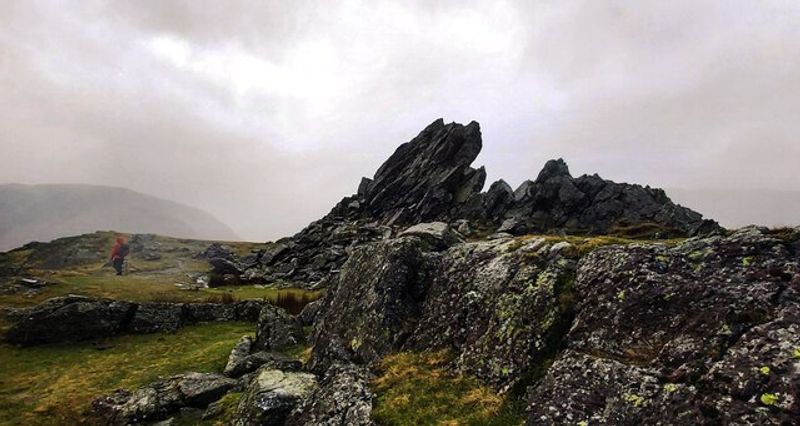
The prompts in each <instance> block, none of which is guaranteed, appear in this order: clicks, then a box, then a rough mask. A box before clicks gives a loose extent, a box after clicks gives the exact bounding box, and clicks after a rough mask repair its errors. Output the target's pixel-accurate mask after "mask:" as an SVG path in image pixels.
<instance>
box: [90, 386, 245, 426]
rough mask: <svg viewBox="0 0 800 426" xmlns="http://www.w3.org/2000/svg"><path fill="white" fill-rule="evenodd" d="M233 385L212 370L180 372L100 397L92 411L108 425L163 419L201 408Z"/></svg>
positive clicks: (93, 404) (219, 396)
mask: <svg viewBox="0 0 800 426" xmlns="http://www.w3.org/2000/svg"><path fill="white" fill-rule="evenodd" d="M237 385H238V381H237V380H234V379H230V378H228V377H225V376H223V375H221V374H216V373H187V374H181V375H177V376H173V377H170V378H169V379H166V380H161V381H158V382H154V383H151V384H149V385H146V386H143V387H141V388H139V389H136V390H134V391H129V390H125V389H120V390H118V391H116V392H114V393H112V394H111V395H108V396H104V397H100V398H98V399H96V400H95V401H94V402H93V403H92V410H93V414H94V415H95V416H96V417H97V419H98V420H100V421H101V422H102V423H104V424H111V425H128V424H138V423H143V422H152V421H158V420H164V419H166V418H167V417H169V416H170V415H171V414H172V413H175V412H177V411H179V410H180V409H181V408H183V407H194V408H205V407H206V406H207V405H208V404H210V403H212V402H214V401H216V400H218V399H219V398H221V397H222V396H223V395H225V394H226V393H227V392H228V391H230V390H231V389H233V388H234V387H235V386H237Z"/></svg>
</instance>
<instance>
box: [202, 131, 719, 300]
mask: <svg viewBox="0 0 800 426" xmlns="http://www.w3.org/2000/svg"><path fill="white" fill-rule="evenodd" d="M482 146H483V142H482V138H481V132H480V126H479V124H478V123H477V122H474V121H473V122H471V123H469V124H467V125H466V126H465V125H461V124H458V123H450V124H445V123H444V121H443V120H442V119H439V120H436V121H434V122H433V123H431V124H430V125H428V126H427V127H426V128H425V129H424V130H422V132H420V134H419V135H417V136H416V137H415V138H413V139H412V140H410V141H409V142H406V143H404V144H402V145H400V146H399V147H398V148H397V150H396V151H395V152H394V153H393V154H392V155H391V156H390V157H389V159H387V160H386V162H384V163H383V165H381V167H380V168H379V169H378V170H377V172H376V173H375V175H374V177H373V178H371V179H370V178H363V179H362V180H361V183H360V184H359V186H358V190H357V192H356V193H355V194H353V195H351V196H348V197H345V198H344V199H342V200H341V201H340V202H339V203H338V204H337V205H336V206H335V207H334V208H333V209H332V210H331V212H330V213H328V214H327V215H326V216H325V217H323V218H322V219H320V220H318V221H315V222H313V223H312V224H310V225H309V226H308V227H306V228H305V229H303V230H302V231H300V232H299V233H297V234H296V235H294V236H292V237H289V238H284V239H281V240H278V241H277V242H276V244H275V245H274V246H273V247H272V248H270V249H269V250H263V251H261V252H259V253H257V254H256V255H254V256H251V257H250V258H248V259H234V258H230V257H228V258H226V259H225V261H218V262H215V261H212V264H214V265H215V267H216V270H217V272H219V273H223V274H229V275H232V276H234V275H235V276H238V277H239V278H240V279H241V280H243V281H248V282H275V281H289V282H293V283H299V284H300V285H312V286H315V287H324V286H326V285H327V283H328V281H327V279H328V278H329V276H330V274H331V273H334V274H335V273H338V271H339V270H340V269H341V266H342V265H343V264H344V262H345V260H346V259H347V258H348V256H349V255H350V253H351V252H352V251H353V249H354V248H355V247H357V246H359V245H362V244H365V243H368V242H372V241H378V240H385V239H388V238H391V237H393V236H396V235H397V234H398V233H399V232H401V231H402V230H403V229H405V228H406V227H408V226H410V225H415V224H419V223H424V222H444V223H446V224H448V225H450V226H451V227H452V228H453V229H454V230H457V232H459V233H460V234H461V236H462V237H466V238H477V237H480V236H482V235H488V234H492V233H496V232H501V233H508V234H511V235H524V234H529V233H567V234H591V235H608V234H619V235H625V236H633V237H645V238H653V237H658V238H667V237H686V236H695V235H707V234H711V233H714V232H719V231H721V229H722V228H720V227H719V225H717V223H716V222H714V221H711V220H705V219H703V217H702V215H700V214H699V213H697V212H694V211H692V210H690V209H687V208H685V207H681V206H678V205H676V204H674V203H673V202H672V201H671V200H670V199H669V197H667V195H666V194H665V193H664V191H663V190H660V189H653V188H650V187H642V186H639V185H630V184H618V183H615V182H611V181H608V180H604V179H602V178H600V177H599V176H597V175H591V176H588V175H584V176H581V177H578V178H573V177H572V176H571V175H570V173H569V169H568V167H567V165H566V163H565V162H564V161H563V160H560V159H559V160H551V161H549V162H547V164H545V167H544V168H543V170H542V171H541V172H540V173H539V175H538V177H537V178H536V179H535V180H532V181H531V180H529V181H525V182H524V183H523V184H522V185H520V187H519V188H517V189H516V190H512V188H511V187H510V186H509V185H508V184H507V183H505V182H504V181H502V180H499V181H497V182H494V183H492V184H491V185H490V187H489V189H488V191H487V192H481V191H482V189H483V187H484V183H485V180H486V171H485V169H484V168H483V167H481V168H478V169H474V168H472V167H471V164H472V163H473V162H474V161H475V159H476V158H477V156H478V154H479V153H480V151H481V148H482Z"/></svg>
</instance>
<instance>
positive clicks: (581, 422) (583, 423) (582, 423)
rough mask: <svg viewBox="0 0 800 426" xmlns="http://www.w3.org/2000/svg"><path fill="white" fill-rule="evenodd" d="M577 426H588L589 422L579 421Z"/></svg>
mask: <svg viewBox="0 0 800 426" xmlns="http://www.w3.org/2000/svg"><path fill="white" fill-rule="evenodd" d="M578 426H589V422H587V421H586V420H581V421H579V422H578Z"/></svg>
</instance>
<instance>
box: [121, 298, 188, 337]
mask: <svg viewBox="0 0 800 426" xmlns="http://www.w3.org/2000/svg"><path fill="white" fill-rule="evenodd" d="M183 319H184V315H183V305H182V304H179V303H140V304H139V305H138V306H137V307H136V312H135V313H134V315H133V319H132V320H131V322H130V324H129V325H128V326H127V331H128V332H131V333H136V334H145V333H156V332H174V331H176V330H178V329H179V328H181V327H182V326H183Z"/></svg>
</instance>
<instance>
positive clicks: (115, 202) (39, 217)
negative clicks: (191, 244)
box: [0, 184, 237, 250]
mask: <svg viewBox="0 0 800 426" xmlns="http://www.w3.org/2000/svg"><path fill="white" fill-rule="evenodd" d="M96 230H115V231H120V232H132V233H133V232H136V233H154V234H160V235H169V236H174V237H181V238H195V239H209V240H235V239H237V236H236V234H235V233H234V232H233V230H231V229H230V228H229V227H228V226H227V225H225V224H223V223H222V222H220V221H219V220H217V219H216V218H215V217H213V216H211V215H210V214H208V213H206V212H204V211H202V210H200V209H197V208H194V207H189V206H186V205H183V204H178V203H175V202H172V201H167V200H163V199H160V198H156V197H153V196H150V195H145V194H141V193H138V192H135V191H131V190H129V189H124V188H114V187H108V186H95V185H20V184H6V185H0V250H9V249H12V248H15V247H18V246H21V245H23V244H25V243H28V242H30V241H50V240H52V239H55V238H59V237H65V236H69V235H78V234H84V233H89V232H94V231H96Z"/></svg>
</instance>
